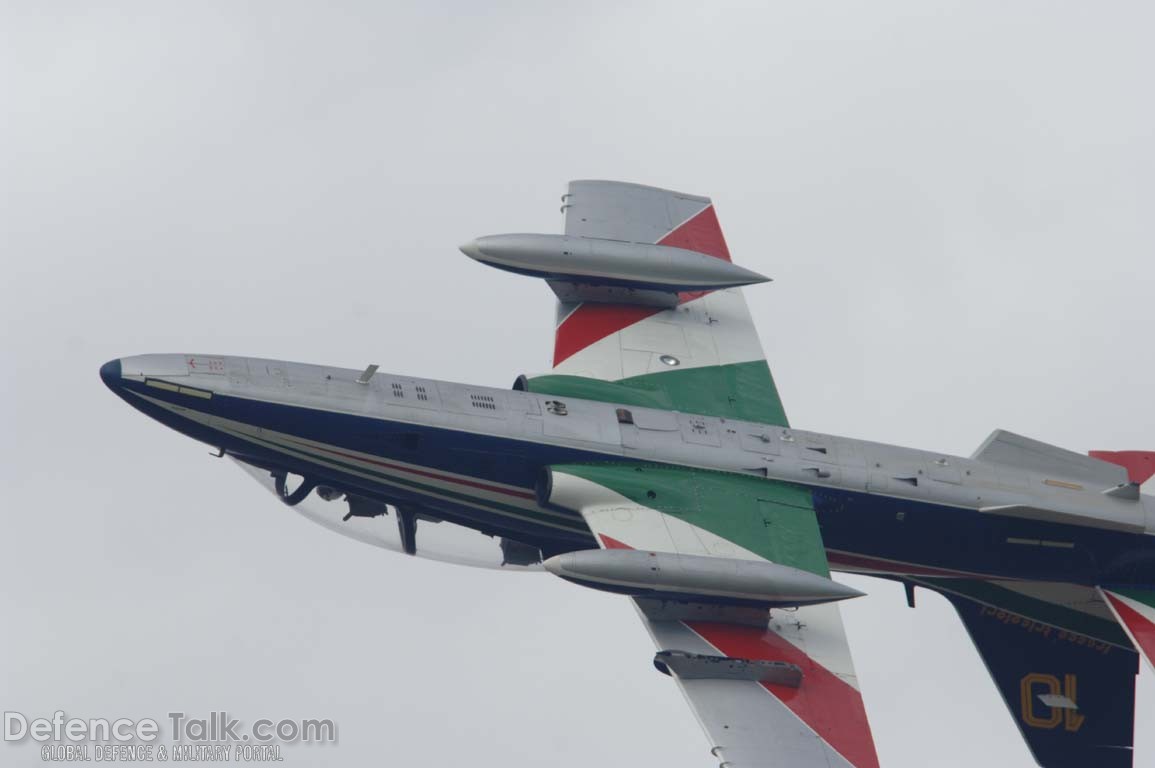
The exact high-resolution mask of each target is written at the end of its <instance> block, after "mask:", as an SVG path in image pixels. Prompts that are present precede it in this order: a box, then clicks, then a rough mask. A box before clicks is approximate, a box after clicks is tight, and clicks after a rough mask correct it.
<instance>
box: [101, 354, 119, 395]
mask: <svg viewBox="0 0 1155 768" xmlns="http://www.w3.org/2000/svg"><path fill="white" fill-rule="evenodd" d="M100 379H101V381H103V382H104V383H105V385H106V386H107V387H108V388H109V389H111V390H116V388H117V387H119V386H120V360H119V359H116V360H109V361H108V362H107V363H105V364H104V365H102V366H100Z"/></svg>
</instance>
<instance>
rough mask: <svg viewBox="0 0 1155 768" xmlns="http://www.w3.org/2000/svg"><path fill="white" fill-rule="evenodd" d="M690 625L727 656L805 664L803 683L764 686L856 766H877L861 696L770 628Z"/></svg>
mask: <svg viewBox="0 0 1155 768" xmlns="http://www.w3.org/2000/svg"><path fill="white" fill-rule="evenodd" d="M686 625H687V626H688V627H690V629H692V630H694V631H695V632H697V633H698V634H699V635H701V636H702V637H703V638H704V639H705V640H706V641H707V642H708V643H710V644H711V645H713V646H714V647H715V648H717V649H718V650H719V651H721V652H722V653H724V654H726V655H727V656H732V657H735V658H740V659H763V660H767V661H785V662H788V663H790V664H796V665H798V666H799V667H801V668H802V685H801V686H800V687H798V688H789V687H786V686H782V685H771V684H769V683H763V684H762V685H763V686H764V687H765V688H766V689H767V690H768V691H770V692H771V693H772V694H774V695H775V696H777V697H778V698H779V699H780V700H781V701H782V703H784V704H785V705H786V706H787V707H789V708H790V710H791V711H792V712H793V713H794V714H796V715H798V717H800V718H801V719H802V721H803V722H805V723H806V724H807V725H809V726H810V727H811V728H812V729H813V730H814V732H815V733H817V734H818V735H819V736H820V737H821V738H822V739H823V740H825V741H826V742H827V743H828V744H830V746H831V747H833V748H834V749H835V750H836V751H837V752H838V753H839V754H840V755H842V756H843V757H845V758H846V759H847V760H849V761H850V763H851V764H852V765H854V766H856V768H878V754H877V752H876V751H875V749H874V737H873V736H872V735H871V733H870V723H869V722H867V720H866V709H865V707H863V704H862V694H860V693H859V692H858V691H857V690H855V689H854V687H853V686H851V685H850V684H848V683H846V682H844V681H843V680H842V679H841V678H839V677H838V676H837V675H835V674H834V673H832V672H831V671H830V670H828V669H826V668H825V667H823V666H822V665H821V664H819V663H817V662H816V661H814V660H813V659H811V658H810V657H809V656H807V655H806V654H805V653H803V652H802V651H800V650H799V649H798V648H797V647H796V646H794V645H793V644H792V643H790V642H789V641H787V640H785V639H784V638H782V637H781V636H779V635H778V634H777V633H775V632H773V631H772V630H769V629H758V628H757V627H744V626H739V625H735V624H717V623H713V622H707V621H688V622H686Z"/></svg>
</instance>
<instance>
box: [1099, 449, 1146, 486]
mask: <svg viewBox="0 0 1155 768" xmlns="http://www.w3.org/2000/svg"><path fill="white" fill-rule="evenodd" d="M1088 455H1089V456H1091V457H1092V458H1095V459H1099V460H1100V461H1106V462H1108V463H1111V464H1118V465H1119V466H1120V467H1123V468H1124V469H1126V470H1127V476H1128V478H1129V479H1130V480H1131V482H1132V483H1135V484H1136V485H1143V484H1144V483H1146V482H1147V481H1148V480H1150V479H1151V477H1152V475H1155V451H1088ZM1148 490H1150V487H1149V488H1148Z"/></svg>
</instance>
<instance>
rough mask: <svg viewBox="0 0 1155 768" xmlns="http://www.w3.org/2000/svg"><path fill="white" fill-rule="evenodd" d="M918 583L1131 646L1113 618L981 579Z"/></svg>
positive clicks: (1103, 639) (926, 580)
mask: <svg viewBox="0 0 1155 768" xmlns="http://www.w3.org/2000/svg"><path fill="white" fill-rule="evenodd" d="M915 581H917V583H919V584H922V585H923V586H926V587H927V588H928V589H933V590H935V591H936V592H953V593H955V594H958V595H962V596H963V597H967V598H970V599H971V600H974V601H975V602H978V603H984V604H986V605H990V606H991V607H994V608H1000V609H1002V610H1004V611H1007V612H1008V613H1013V614H1016V615H1018V616H1023V617H1026V618H1028V619H1033V620H1034V621H1038V622H1042V623H1043V624H1050V625H1051V626H1054V627H1059V628H1060V629H1066V630H1068V631H1070V632H1074V633H1076V634H1080V635H1086V636H1088V637H1093V638H1095V639H1096V640H1101V641H1103V642H1106V643H1111V644H1113V645H1117V646H1120V647H1122V648H1130V647H1131V641H1130V640H1129V639H1128V637H1127V634H1126V633H1125V632H1124V631H1123V630H1122V628H1121V627H1120V626H1119V624H1118V623H1117V622H1115V621H1113V620H1109V619H1100V618H1098V617H1096V616H1092V615H1090V614H1087V613H1083V612H1082V611H1076V610H1072V609H1070V608H1064V607H1063V606H1062V605H1058V604H1056V603H1049V602H1047V601H1045V600H1038V599H1036V598H1033V597H1029V596H1028V595H1024V594H1022V593H1021V592H1016V591H1014V590H1013V589H1007V588H1006V587H1001V586H999V585H998V584H992V583H991V582H989V581H982V580H981V579H927V578H919V579H916V580H915Z"/></svg>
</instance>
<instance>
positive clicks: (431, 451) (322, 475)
mask: <svg viewBox="0 0 1155 768" xmlns="http://www.w3.org/2000/svg"><path fill="white" fill-rule="evenodd" d="M114 362H115V361H114ZM101 376H102V378H105V380H106V382H108V383H109V385H110V388H112V389H113V391H114V392H116V393H117V394H119V395H120V396H121V397H123V398H124V399H125V400H126V401H128V402H129V403H130V404H131V405H132V406H133V407H135V408H137V409H139V410H141V411H143V412H144V413H146V414H148V415H149V416H151V417H152V418H154V419H156V420H158V421H160V422H162V423H164V424H166V425H167V426H169V427H171V428H173V429H176V430H177V431H180V432H183V433H184V434H186V435H189V436H190V437H193V438H195V439H197V440H200V441H202V442H205V443H208V444H209V445H212V446H215V447H223V448H225V449H226V450H228V451H230V452H231V453H233V454H234V455H243V456H248V457H251V458H253V459H256V460H257V461H258V463H260V462H266V463H272V464H274V465H277V466H281V467H284V468H285V469H288V470H290V471H293V472H296V473H298V474H308V475H310V476H311V477H315V478H317V479H318V480H322V481H325V482H329V483H331V484H333V485H336V486H338V487H343V488H348V489H357V490H358V491H359V492H360V493H362V494H363V495H367V496H370V497H372V498H376V499H378V500H380V501H385V502H393V501H399V502H406V501H407V502H410V503H419V504H424V505H426V506H428V507H430V508H431V509H434V510H437V511H438V512H440V513H441V514H442V515H443V516H445V517H446V519H449V520H451V521H452V522H456V523H460V524H462V525H468V526H470V527H474V528H479V529H482V530H485V531H486V532H490V533H502V534H504V535H510V536H512V537H514V538H519V539H520V540H522V541H525V542H526V543H530V544H535V545H539V546H541V548H542V549H545V550H550V551H557V550H559V549H564V548H566V547H567V546H568V547H570V548H572V547H581V548H584V547H588V546H590V545H591V543H592V541H591V539H590V538H589V536H588V534H586V533H585V532H582V533H574V534H568V533H567V532H565V531H558V530H555V529H551V528H549V527H547V526H541V525H538V524H535V523H532V522H522V521H516V520H512V519H509V518H503V517H498V516H496V515H490V514H487V513H485V512H484V511H482V510H477V509H476V508H474V507H470V506H466V505H458V504H454V503H452V502H446V501H443V500H436V499H432V498H429V497H424V496H422V495H420V494H418V493H416V492H411V491H403V490H397V489H394V488H392V487H382V486H381V485H379V484H376V483H373V482H372V481H367V480H366V479H364V478H359V477H356V476H350V475H344V474H343V473H341V472H339V471H335V470H333V469H331V468H327V467H321V466H317V465H312V464H310V463H309V462H307V461H304V460H293V459H287V458H286V457H285V456H284V454H282V453H280V452H277V451H272V450H262V449H261V448H259V447H254V446H253V444H252V443H249V442H247V441H239V440H237V439H235V438H232V437H230V436H228V435H225V434H223V433H220V432H217V431H216V430H212V429H208V428H205V427H202V426H200V425H197V424H195V423H192V422H190V421H189V420H187V419H184V418H182V417H180V416H177V415H175V414H172V413H169V412H168V411H165V410H163V409H161V408H157V407H155V406H152V405H150V404H148V403H147V402H145V401H143V400H141V399H140V398H138V397H135V396H133V395H131V394H128V391H136V392H140V393H141V394H145V395H148V396H149V397H153V398H156V399H159V400H164V401H167V402H171V403H173V404H176V405H180V406H185V407H187V406H190V405H192V406H195V407H196V408H198V409H203V410H206V411H210V412H211V413H213V414H215V415H219V416H221V417H224V418H228V419H232V420H235V421H240V422H244V423H248V424H253V425H257V426H261V427H265V428H268V429H272V430H276V431H279V432H285V433H289V434H293V435H298V436H301V437H304V438H307V439H310V440H316V441H318V442H324V443H329V444H332V445H339V446H343V447H347V448H349V449H351V450H354V451H358V452H362V453H367V454H371V455H374V456H380V457H382V458H383V459H395V460H398V461H403V462H406V463H410V464H418V465H421V466H424V467H427V468H429V469H431V470H443V471H447V472H453V473H457V474H464V475H468V476H471V477H474V478H477V479H479V480H490V481H495V482H499V483H503V484H508V485H512V486H516V487H519V488H523V489H525V490H526V491H527V492H532V491H533V489H534V486H535V484H536V482H537V479H538V477H539V475H540V471H541V469H542V467H544V466H548V465H550V464H563V463H579V462H584V461H604V460H607V459H616V460H620V457H618V456H616V455H612V454H611V455H607V454H601V453H597V452H594V451H583V450H578V449H573V448H565V447H560V446H550V445H543V444H539V443H530V442H525V441H520V440H513V439H509V438H504V437H497V436H493V435H481V434H474V433H466V432H459V431H453V430H446V429H441V428H436V427H429V426H421V425H413V424H402V423H396V422H386V421H382V420H379V419H375V418H368V417H364V416H357V415H351V414H341V413H331V412H328V411H318V410H313V409H309V408H303V407H299V406H291V405H283V404H277V403H268V402H261V401H256V400H248V399H243V398H235V397H229V396H223V395H215V396H214V397H213V398H212V399H211V400H205V401H197V402H195V403H194V402H190V399H189V398H188V397H187V396H182V395H179V394H177V393H172V392H168V391H165V390H161V389H156V388H151V387H147V386H145V385H144V384H143V383H141V382H136V381H131V380H122V379H120V378H119V371H117V370H116V368H115V366H113V364H112V363H109V364H107V365H106V366H105V367H104V368H102V369H101ZM126 390H127V391H126ZM813 499H814V506H815V510H816V512H817V515H818V522H819V525H820V526H821V529H822V538H823V541H824V543H825V544H826V546H827V548H828V549H832V550H841V551H844V552H852V553H855V554H858V555H861V556H865V557H876V558H885V559H891V560H897V561H901V562H905V563H914V564H918V565H922V566H925V567H931V568H941V569H947V570H956V571H964V572H969V573H976V574H983V575H987V576H992V577H1004V578H1022V579H1032V580H1039V581H1070V582H1079V583H1084V584H1114V585H1118V586H1124V585H1136V586H1144V587H1150V586H1152V585H1155V539H1153V537H1148V536H1142V535H1133V534H1127V533H1123V532H1117V531H1106V530H1100V529H1094V528H1084V527H1079V526H1070V525H1061V524H1056V523H1044V522H1038V521H1032V520H1023V519H1018V518H1011V517H1003V516H998V515H988V514H982V513H980V512H977V511H973V510H966V509H959V508H954V507H943V506H937V505H934V504H928V503H925V502H919V501H911V500H904V499H895V498H890V497H883V496H874V495H870V494H866V493H857V492H850V491H843V490H835V489H825V488H813ZM900 513H901V514H900ZM900 517H901V519H900ZM574 521H575V524H576V525H578V526H580V525H581V523H580V518H578V517H577V516H575V517H574ZM1008 538H1024V539H1048V540H1056V541H1072V542H1074V543H1075V547H1074V549H1059V548H1050V547H1030V546H1023V545H1015V544H1008V543H1007V541H1006V540H1007V539H1008ZM567 541H568V542H569V544H566V543H565V542H567Z"/></svg>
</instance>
